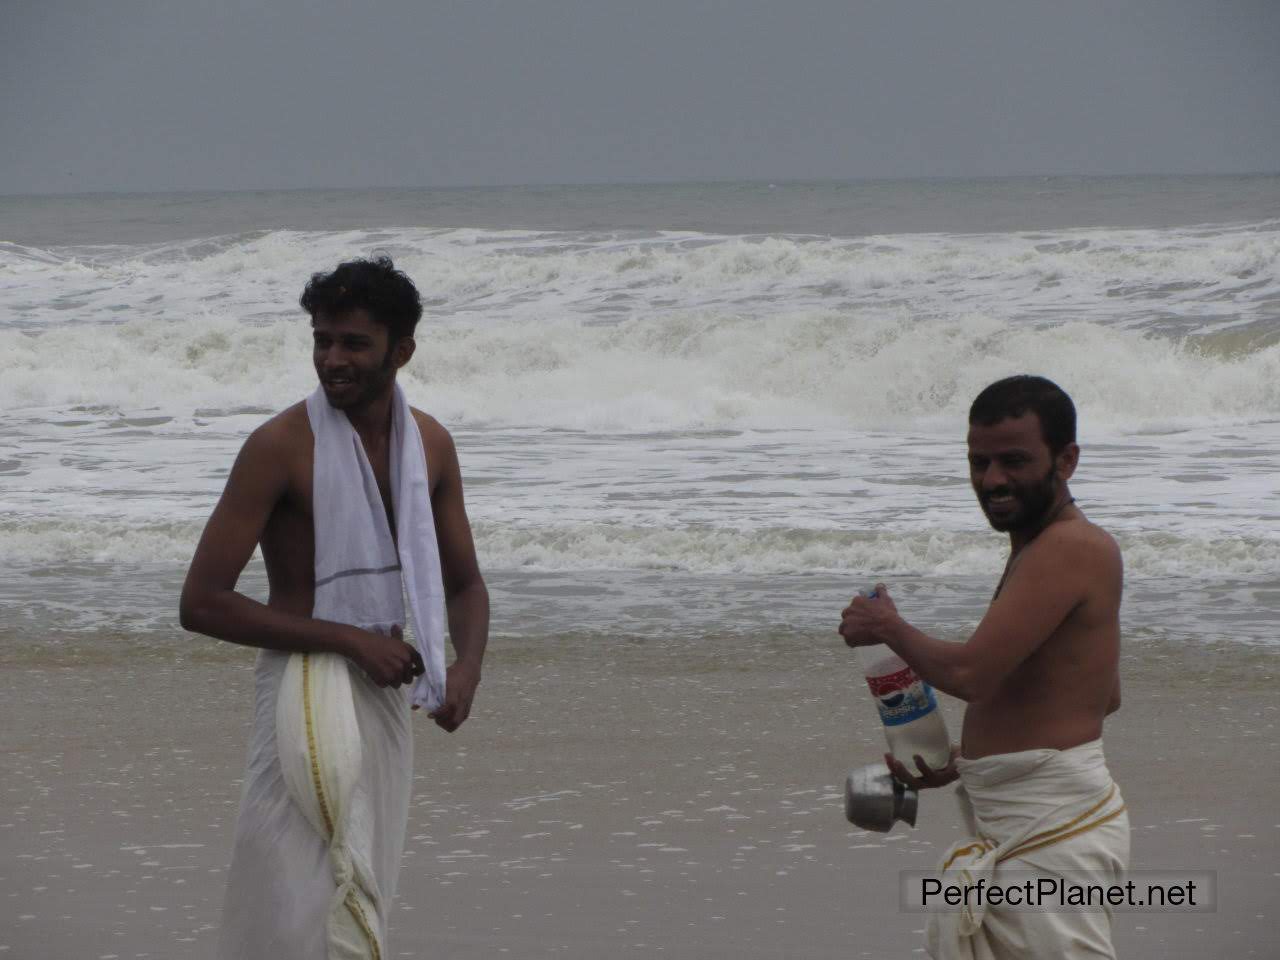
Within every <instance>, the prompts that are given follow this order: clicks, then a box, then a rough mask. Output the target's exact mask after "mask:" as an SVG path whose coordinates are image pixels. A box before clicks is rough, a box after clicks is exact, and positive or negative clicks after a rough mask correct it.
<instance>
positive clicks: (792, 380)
mask: <svg viewBox="0 0 1280 960" xmlns="http://www.w3.org/2000/svg"><path fill="white" fill-rule="evenodd" d="M419 340H420V347H419V350H418V354H417V356H416V357H415V359H414V361H413V362H412V363H411V364H410V365H409V367H407V368H405V370H404V371H402V373H401V382H402V383H404V384H405V388H406V390H407V392H408V393H409V395H410V398H411V399H412V401H413V402H414V403H415V404H417V405H418V406H420V407H423V408H424V409H427V410H429V411H431V412H432V413H434V414H435V415H436V416H438V417H440V418H441V419H442V420H443V421H445V422H446V423H450V424H454V425H476V426H498V425H512V426H516V425H522V426H545V427H559V428H566V429H581V430H608V431H628V430H655V429H675V430H681V429H699V428H722V427H728V428H736V427H745V426H755V427H764V428H769V427H779V428H785V427H808V426H813V427H876V426H883V425H886V424H888V425H893V426H902V425H905V424H921V425H925V426H927V425H928V424H929V423H930V422H931V421H935V420H936V421H939V422H942V421H947V422H949V423H951V422H954V421H955V420H956V419H957V418H959V417H962V416H963V414H964V411H965V410H966V409H967V405H968V403H969V402H970V401H971V399H972V398H973V396H975V395H976V393H977V392H978V391H979V390H980V389H981V388H982V387H983V386H984V385H985V384H987V383H989V382H991V381H992V380H994V379H997V378H998V377H1001V376H1005V375H1008V374H1010V373H1015V372H1035V373H1041V374H1044V375H1047V376H1050V377H1051V378H1053V379H1054V380H1056V381H1057V382H1059V383H1060V384H1061V385H1062V386H1063V387H1064V388H1065V389H1066V390H1067V391H1068V392H1069V393H1071V394H1072V396H1073V397H1074V398H1075V400H1076V402H1077V404H1078V406H1079V407H1080V409H1081V416H1082V422H1084V423H1087V424H1088V425H1089V427H1090V428H1091V429H1095V430H1096V429H1099V428H1116V429H1130V428H1142V427H1146V426H1149V425H1151V424H1153V423H1159V424H1176V423H1180V422H1186V423H1205V422H1221V421H1232V422H1247V421H1250V420H1261V419H1274V418H1275V417H1277V416H1280V343H1275V342H1263V343H1261V344H1260V345H1257V346H1255V347H1254V348H1253V349H1246V350H1242V349H1229V350H1224V349H1206V348H1205V347H1203V346H1202V345H1201V344H1200V343H1199V342H1198V341H1196V340H1194V339H1186V338H1184V339H1170V338H1165V337H1158V336H1153V335H1151V334H1149V333H1144V332H1142V331H1138V330H1128V329H1121V328H1115V327H1111V326H1107V325H1104V324H1099V323H1090V322H1068V323H1060V324H1057V325H1049V326H1027V325H1023V324H1019V323H1017V322H1013V321H1008V320H1000V319H998V318H994V317H991V316H989V315H985V314H982V313H972V314H965V315H962V316H957V317H954V318H950V319H933V320H922V319H919V318H915V317H913V316H911V315H910V313H909V312H907V311H905V310H899V311H893V312H887V313H882V314H858V313H853V314H850V313H842V312H837V311H828V310H819V311H810V310H801V311H787V310H782V309H780V310H779V311H777V312H776V313H774V314H772V315H770V316H761V317H743V316H740V315H735V314H731V313H723V312H717V311H682V312H674V313H670V314H666V315H663V316H658V317H645V318H635V319H628V320H621V321H619V322H616V323H610V324H587V323H583V322H582V321H580V320H578V319H575V318H554V319H553V318H547V319H545V320H543V321H541V322H537V323H533V322H525V321H506V322H499V321H490V322H485V323H476V324H472V325H463V324H449V325H444V326H437V327H435V328H430V327H428V328H426V329H425V330H423V331H422V332H421V334H420V337H419ZM1237 345H1238V344H1237ZM310 350H311V346H310V342H309V330H308V328H307V327H306V326H305V324H303V323H302V322H299V321H292V320H290V321H280V320H278V321H273V322H265V323H259V324H244V323H239V322H236V321H232V320H228V319H225V318H204V319H201V320H189V321H187V322H181V323H176V322H170V321H166V320H158V319H134V320H129V321H126V322H123V323H119V324H110V325H102V324H95V325H63V326H58V327H52V328H46V329H44V330H42V331H40V332H34V331H31V330H19V329H13V328H8V329H3V328H0V403H3V404H4V405H5V407H6V408H7V409H9V410H11V411H19V410H23V409H30V410H32V411H33V414H35V413H38V411H39V410H40V409H45V408H53V409H56V410H65V409H68V408H71V407H77V406H95V407H114V408H118V409H121V410H128V411H139V410H162V411H163V412H165V413H166V414H169V415H186V416H190V415H193V414H195V413H196V412H197V411H203V410H227V409H243V408H246V407H254V408H262V409H280V408H281V407H283V406H286V405H288V404H289V403H292V402H294V401H296V400H298V399H299V398H301V397H302V396H304V395H306V394H307V393H309V392H310V391H311V390H312V389H313V388H314V372H313V371H312V369H311V366H310Z"/></svg>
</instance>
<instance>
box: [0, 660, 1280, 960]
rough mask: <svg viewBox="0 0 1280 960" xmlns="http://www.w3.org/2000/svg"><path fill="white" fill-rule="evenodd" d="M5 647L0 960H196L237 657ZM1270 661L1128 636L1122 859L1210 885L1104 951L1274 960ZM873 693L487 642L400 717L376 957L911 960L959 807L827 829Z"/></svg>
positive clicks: (1125, 923) (216, 904)
mask: <svg viewBox="0 0 1280 960" xmlns="http://www.w3.org/2000/svg"><path fill="white" fill-rule="evenodd" d="M0 639H2V640H3V642H2V643H0V651H2V652H0V666H3V670H2V671H0V696H2V697H3V702H4V704H5V723H4V728H5V733H4V745H5V750H4V753H3V758H2V760H0V763H2V764H3V771H2V772H3V781H2V782H3V787H2V788H0V789H2V790H3V794H4V801H3V804H2V805H0V810H2V811H3V812H2V813H0V897H3V903H4V907H3V912H2V914H0V915H2V916H3V917H4V921H5V922H4V923H3V925H0V960H35V958H52V960H80V958H90V960H117V958H119V960H123V958H136V957H152V958H172V960H184V958H206V957H212V956H213V945H214V940H215V935H216V925H217V923H218V919H219V910H220V904H221V898H222V885H223V882H224V877H225V868H226V865H227V858H228V857H229V854H230V846H231V836H232V829H233V826H234V822H235V815H236V805H237V802H238V792H239V788H240V782H239V779H238V778H239V777H240V776H241V773H242V769H243V760H244V750H245V744H246V741H247V724H248V719H249V709H250V696H251V664H252V656H253V654H252V652H250V651H244V650H239V649H236V648H233V647H230V646H227V645H221V644H217V643H215V642H213V641H204V640H201V639H197V638H180V637H179V638H173V639H170V640H165V641H162V642H152V643H148V644H145V645H139V644H137V643H135V642H134V641H132V640H129V639H127V638H125V637H116V638H112V637H110V636H109V635H98V636H96V637H93V638H91V639H86V638H85V637H83V636H80V637H78V638H76V639H67V640H64V641H62V642H53V641H52V640H47V639H46V641H42V642H40V643H38V644H36V645H34V646H30V645H25V646H24V645H19V643H18V642H17V640H18V638H17V637H16V636H15V635H10V636H6V637H3V638H0ZM20 650H21V651H23V652H18V651H20ZM1276 667H1277V656H1276V654H1275V653H1274V652H1273V651H1272V650H1268V649H1264V648H1257V647H1255V648H1247V647H1240V646H1234V647H1225V646H1218V647H1199V648H1187V647H1185V646H1184V647H1174V646H1172V645H1169V644H1162V643H1161V642H1160V641H1158V640H1146V641H1143V642H1141V643H1139V644H1133V643H1131V644H1130V645H1129V648H1128V650H1127V652H1126V654H1125V660H1124V682H1125V689H1124V706H1123V708H1122V710H1121V712H1120V713H1119V714H1117V715H1116V716H1115V717H1113V718H1112V719H1111V721H1109V723H1108V728H1107V735H1106V740H1107V749H1108V755H1109V759H1110V762H1111V767H1112V770H1113V773H1114V774H1115V776H1116V779H1117V780H1118V782H1119V783H1120V785H1121V788H1122V789H1123V791H1124V793H1125V796H1126V798H1127V800H1128V804H1129V808H1130V816H1131V819H1132V824H1133V854H1132V864H1133V867H1134V868H1135V869H1163V870H1168V871H1178V870H1216V871H1217V872H1218V884H1219V892H1218V897H1219V905H1218V908H1217V911H1216V912H1214V913H1207V914H1204V913H1201V914H1182V915H1179V914H1175V913H1168V912H1166V913H1149V914H1126V915H1123V916H1121V917H1120V918H1119V920H1118V924H1117V933H1116V940H1117V945H1118V947H1119V951H1120V954H1121V956H1123V957H1153V958H1154V957H1168V958H1188V960H1191V958H1196V960H1200V958H1203V957H1205V956H1211V955H1219V954H1221V955H1230V956H1233V957H1265V956H1274V946H1273V942H1272V937H1273V931H1274V928H1275V924H1276V919H1277V918H1276V912H1275V903H1276V902H1277V894H1278V893H1280V872H1277V871H1280V813H1277V812H1276V807H1275V803H1274V799H1273V798H1274V794H1275V790H1276V788H1277V785H1278V784H1277V775H1276V772H1275V771H1276V769H1277V761H1280V745H1278V743H1277V741H1278V740H1280V736H1278V734H1277V726H1276V723H1277V714H1278V713H1280V705H1277V703H1276V699H1275V696H1274V689H1275V675H1276ZM863 694H864V690H863V688H861V686H860V681H859V679H858V676H857V672H856V667H855V665H854V663H853V661H852V658H851V657H850V656H849V653H848V651H847V650H846V649H844V648H843V647H842V646H840V645H839V641H838V638H835V637H834V635H831V636H791V637H785V636H753V637H749V638H745V639H744V638H742V637H732V636H724V637H707V636H699V637H697V638H692V637H671V638H669V639H666V640H662V641H656V640H652V639H649V640H640V639H638V638H637V639H628V638H626V637H602V636H598V635H597V636H585V635H582V636H568V637H558V638H555V639H521V638H518V637H498V638H495V640H494V641H493V644H492V652H491V656H490V659H489V663H488V668H487V672H486V676H485V681H484V683H483V685H482V687H481V690H480V696H479V698H478V701H477V704H476V710H475V713H474V714H473V716H472V719H471V720H470V721H469V722H468V724H467V725H466V726H465V727H464V728H463V729H462V730H461V731H459V732H458V733H457V734H455V735H453V736H452V737H450V736H447V735H445V734H443V733H440V732H439V731H437V730H436V729H435V728H434V726H432V725H431V724H429V722H426V721H425V719H420V720H419V721H418V725H417V728H416V730H417V733H418V740H417V757H416V783H415V799H414V803H413V808H412V812H411V816H410V825H409V837H408V840H407V844H406V852H405V861H404V870H403V872H402V875H401V889H400V897H399V900H398V903H397V906H396V909H395V913H394V926H393V928H392V934H391V942H390V944H389V951H388V954H389V956H391V957H432V956H447V957H451V958H481V957H503V956H508V957H513V958H524V957H572V958H598V957H604V956H650V955H662V956H670V957H681V958H684V957H707V958H717V957H730V956H734V957H786V958H836V957H840V958H847V957H869V958H881V957H885V958H888V957H903V956H912V955H922V954H923V939H922V935H921V931H922V929H923V926H924V923H923V918H922V917H920V916H918V915H912V914H906V913H902V912H900V911H899V908H898V899H897V896H898V895H897V880H898V871H899V870H902V869H918V868H924V867H927V866H930V865H931V864H932V863H933V862H934V860H935V859H936V857H937V856H938V855H939V853H940V852H941V850H942V849H943V848H945V847H946V846H947V845H948V844H949V843H950V842H951V841H952V840H953V839H955V838H956V837H957V836H958V835H959V830H960V825H959V816H958V814H957V812H956V809H955V804H954V800H953V799H952V798H951V797H950V795H949V794H950V790H945V791H934V792H931V793H929V794H926V795H925V796H924V797H923V798H922V809H921V815H920V825H919V827H918V828H917V829H915V830H907V829H906V828H905V827H904V826H903V825H899V826H898V828H897V829H895V831H894V832H893V833H892V834H890V835H889V836H887V837H886V836H883V835H878V834H867V833H863V832H861V831H858V830H856V829H854V828H852V827H850V825H849V824H847V823H846V822H845V820H844V818H843V813H842V807H841V785H842V782H843V777H844V774H845V772H846V771H847V769H848V768H849V767H850V766H852V765H854V764H858V763H863V762H870V761H871V760H873V759H874V758H875V757H877V756H878V754H879V752H880V740H879V737H880V733H879V730H878V729H877V728H876V727H875V726H874V725H873V720H874V714H873V711H872V708H871V706H870V704H869V703H867V702H866V701H865V699H864V695H863ZM958 706H959V705H958V704H956V703H954V702H948V703H947V704H946V711H947V714H948V719H949V722H950V725H951V728H952V732H953V735H955V734H956V733H957V732H958V719H959V711H958Z"/></svg>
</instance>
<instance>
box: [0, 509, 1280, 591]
mask: <svg viewBox="0 0 1280 960" xmlns="http://www.w3.org/2000/svg"><path fill="white" fill-rule="evenodd" d="M201 529H202V524H201V523H196V522H161V521H157V522H153V523H142V524H139V523H136V522H132V523H124V522H117V521H112V520H109V519H64V518H45V519H36V520H23V521H21V522H19V521H17V520H15V519H0V555H2V556H4V557H5V559H6V562H8V563H16V564H20V565H23V566H39V565H53V566H57V565H66V564H75V563H103V562H121V563H162V564H168V565H172V564H182V563H186V562H188V561H189V560H190V558H191V556H192V554H193V552H194V549H195V544H196V541H197V539H198V538H199V535H200V531H201ZM474 533H475V539H476V548H477V552H478V554H479V557H480V561H481V565H482V567H483V568H484V569H488V570H494V571H504V572H512V571H530V572H571V571H575V570H578V571H584V572H586V571H592V572H600V571H607V570H626V571H669V572H685V573H690V574H705V575H717V576H734V575H767V574H792V573H803V572H810V573H824V574H841V575H846V574H847V575H850V576H853V577H855V578H860V579H862V580H866V579H868V578H874V577H881V576H930V575H936V576H965V575H990V576H995V575H998V573H999V571H1000V569H1001V565H1002V564H1003V562H1004V557H1005V553H1006V550H1007V544H1006V543H1005V542H1004V541H1003V539H1002V538H1001V537H999V536H996V535H993V534H989V533H983V532H954V531H944V530H939V531H923V532H911V533H904V534H893V533H868V532H857V531H854V532H850V531H840V530H812V529H798V528H774V529H764V530H750V531H747V530H732V529H718V528H711V527H675V528H669V527H636V526H623V525H618V524H606V523H564V524H550V525H520V524H503V523H494V522H492V521H477V522H476V523H475V524H474ZM1117 540H1118V541H1119V543H1120V546H1121V549H1122V550H1123V552H1124V557H1125V571H1126V576H1127V577H1129V578H1131V579H1152V578H1159V577H1197V578H1203V577H1204V576H1205V572H1206V571H1212V575H1213V577H1214V578H1215V579H1216V580H1231V579H1249V578H1257V577H1267V578H1274V576H1275V571H1276V570H1277V569H1280V540H1277V539H1267V538H1263V537H1214V536H1207V535H1182V534H1169V533H1165V532H1157V531H1121V532H1120V533H1119V534H1118V536H1117Z"/></svg>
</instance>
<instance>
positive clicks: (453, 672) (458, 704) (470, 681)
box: [427, 660, 480, 733]
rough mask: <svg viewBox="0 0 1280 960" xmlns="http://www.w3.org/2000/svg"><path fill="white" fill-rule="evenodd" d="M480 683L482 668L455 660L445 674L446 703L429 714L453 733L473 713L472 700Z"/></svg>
mask: <svg viewBox="0 0 1280 960" xmlns="http://www.w3.org/2000/svg"><path fill="white" fill-rule="evenodd" d="M479 683H480V668H479V667H475V666H472V665H471V664H470V663H464V662H463V661H461V660H458V661H455V662H454V663H453V665H452V666H450V667H449V669H448V671H447V672H446V674H445V681H444V703H442V704H441V705H440V706H439V707H438V708H437V709H436V710H434V711H433V712H431V713H429V714H427V716H429V717H430V718H431V719H432V720H434V721H435V722H436V726H438V727H439V728H440V729H442V730H444V731H446V732H448V733H453V731H455V730H457V729H458V728H459V727H460V726H462V723H463V721H464V720H466V719H467V717H468V716H469V715H470V714H471V701H472V700H474V699H475V696H476V687H477V686H478V685H479Z"/></svg>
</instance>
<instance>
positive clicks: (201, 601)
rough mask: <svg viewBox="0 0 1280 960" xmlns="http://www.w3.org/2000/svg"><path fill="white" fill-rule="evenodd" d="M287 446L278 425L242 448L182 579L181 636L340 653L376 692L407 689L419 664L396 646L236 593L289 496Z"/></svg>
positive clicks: (394, 640) (412, 653) (406, 648)
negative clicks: (270, 521)
mask: <svg viewBox="0 0 1280 960" xmlns="http://www.w3.org/2000/svg"><path fill="white" fill-rule="evenodd" d="M289 439H290V438H289V437H288V436H287V435H286V431H285V430H284V429H283V428H282V425H281V423H280V421H279V419H277V420H273V421H271V422H270V423H268V424H265V425H264V426H262V427H260V428H258V429H257V430H255V431H254V432H253V434H251V435H250V437H249V439H248V440H247V441H245V444H244V447H243V448H242V449H241V450H240V455H239V456H238V457H237V458H236V462H235V465H234V466H232V468H231V475H230V476H229V477H228V478H227V486H226V489H225V490H224V491H223V493H222V498H221V499H220V500H219V501H218V505H217V506H216V507H215V508H214V511H213V515H212V516H211V517H210V518H209V522H208V524H207V525H206V526H205V529H204V534H203V535H202V536H201V537H200V543H199V545H198V546H197V547H196V553H195V556H194V557H193V558H192V560H191V568H190V569H189V570H188V571H187V579H186V583H184V584H183V587H182V599H181V601H180V603H179V609H178V612H179V620H180V621H181V623H182V626H183V629H186V630H192V631H195V632H196V633H203V634H206V635H208V636H211V637H216V638H217V639H219V640H227V641H230V642H231V643H239V644H243V645H245V646H250V647H261V648H265V649H269V650H283V651H286V652H289V653H306V652H318V653H339V654H342V655H343V656H346V657H349V658H350V659H352V660H354V661H355V662H356V663H357V664H359V665H360V666H361V667H362V668H363V669H364V670H365V672H366V673H368V674H369V676H370V677H371V678H372V679H373V680H374V682H375V683H377V684H378V685H379V686H397V687H398V686H399V685H400V684H401V683H409V682H411V681H412V679H413V677H414V676H417V675H418V674H420V673H421V672H422V661H421V657H420V656H419V655H418V653H417V651H416V650H415V649H414V648H413V647H411V646H410V645H409V644H407V643H405V642H404V640H403V639H402V638H400V637H398V636H394V635H393V636H391V637H384V636H381V635H379V634H376V633H371V632H370V631H368V630H361V629H359V628H357V627H354V626H351V625H350V624H345V623H334V622H332V621H328V620H313V619H312V618H311V617H309V616H300V615H298V614H295V613H289V612H287V611H284V610H280V609H277V608H275V607H270V606H267V605H266V604H264V603H259V602H258V601H257V600H253V599H251V598H250V597H246V596H245V595H244V594H242V593H238V592H237V591H236V589H235V588H236V582H237V580H239V578H240V573H241V572H242V571H243V570H244V567H245V564H247V563H248V562H249V558H250V557H252V556H253V551H254V548H255V547H256V546H257V544H258V540H259V539H260V538H261V536H262V532H263V530H264V529H265V528H266V525H267V521H268V519H270V517H271V512H272V511H273V510H274V509H275V507H276V504H277V503H279V502H280V500H281V498H282V497H284V496H285V494H286V493H287V492H288V488H289V473H288V465H287V464H288V457H287V456H285V455H283V451H285V450H287V449H288V442H289Z"/></svg>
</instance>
